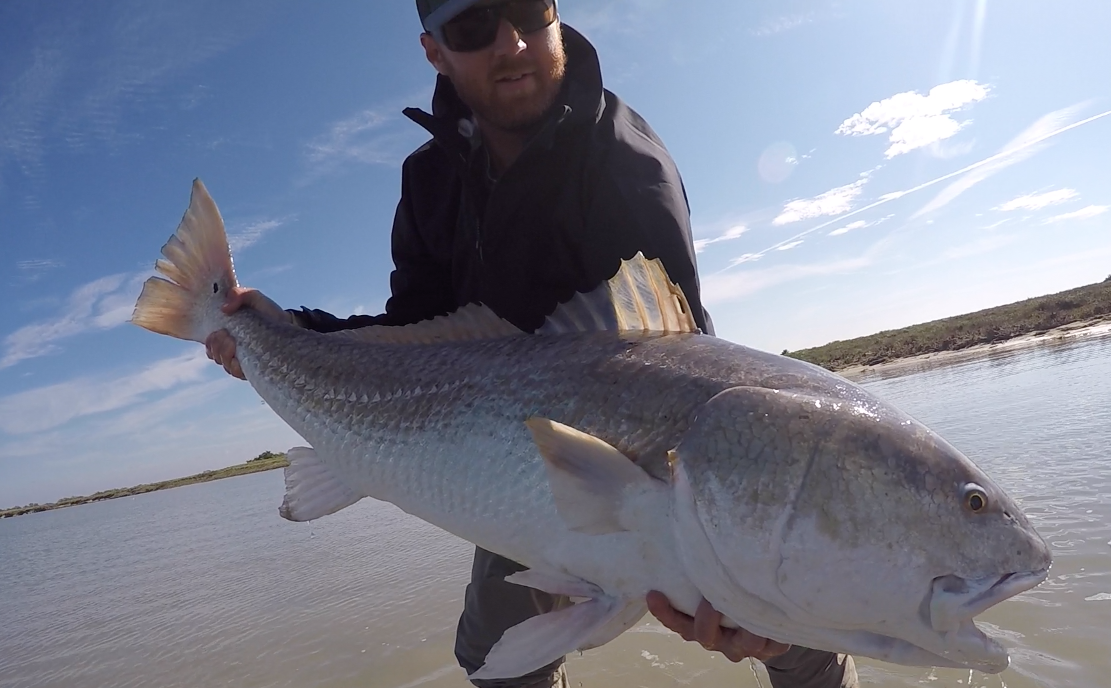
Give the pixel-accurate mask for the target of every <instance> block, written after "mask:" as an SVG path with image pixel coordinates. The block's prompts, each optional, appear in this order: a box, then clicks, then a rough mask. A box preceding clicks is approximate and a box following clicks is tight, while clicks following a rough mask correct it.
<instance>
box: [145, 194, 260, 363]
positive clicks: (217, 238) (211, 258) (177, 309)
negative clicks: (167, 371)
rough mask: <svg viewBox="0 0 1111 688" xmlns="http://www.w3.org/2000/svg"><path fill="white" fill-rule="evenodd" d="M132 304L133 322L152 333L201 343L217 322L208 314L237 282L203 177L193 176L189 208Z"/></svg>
mask: <svg viewBox="0 0 1111 688" xmlns="http://www.w3.org/2000/svg"><path fill="white" fill-rule="evenodd" d="M162 255H163V256H164V258H160V259H159V260H158V262H156V263H155V266H154V267H155V269H156V270H157V271H158V272H160V273H161V274H162V275H164V276H165V279H164V278H162V277H151V278H150V279H148V280H147V281H146V283H145V284H144V285H143V292H142V293H141V294H140V295H139V300H138V301H137V302H136V304H135V312H134V313H133V314H132V316H131V322H133V323H135V324H136V325H138V326H139V327H143V328H146V329H148V330H151V331H152V332H157V333H159V334H165V335H169V336H171V337H177V338H179V339H188V340H192V341H197V342H203V341H204V340H205V338H206V337H207V336H208V335H209V334H211V332H212V330H213V329H215V327H213V326H211V321H212V318H210V317H208V316H209V315H210V314H212V313H214V312H216V311H218V309H219V307H220V305H222V304H223V302H224V300H225V298H226V296H227V293H228V292H229V291H230V290H231V289H232V288H233V287H236V286H238V283H237V282H236V279H235V269H234V267H233V266H232V259H231V250H230V249H229V248H228V237H227V234H226V233H225V231H224V220H223V218H221V217H220V211H219V210H218V209H217V208H216V203H215V202H213V200H212V197H211V196H209V195H208V190H206V189H205V188H204V184H202V183H201V180H199V179H195V180H193V193H192V195H191V196H190V199H189V209H188V210H186V211H185V216H184V217H183V218H182V219H181V224H179V225H178V228H177V231H176V232H174V235H173V236H171V237H170V240H169V241H167V242H166V245H165V246H163V247H162Z"/></svg>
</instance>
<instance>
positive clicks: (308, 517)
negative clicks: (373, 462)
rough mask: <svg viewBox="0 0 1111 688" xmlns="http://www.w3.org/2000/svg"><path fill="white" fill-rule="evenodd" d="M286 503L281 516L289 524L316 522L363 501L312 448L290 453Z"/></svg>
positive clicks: (295, 449) (280, 509)
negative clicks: (291, 522)
mask: <svg viewBox="0 0 1111 688" xmlns="http://www.w3.org/2000/svg"><path fill="white" fill-rule="evenodd" d="M286 458H287V459H289V465H288V466H286V468H285V499H284V500H283V501H282V506H281V507H280V508H279V509H278V513H279V514H281V516H282V518H284V519H286V520H287V521H312V520H314V519H317V518H320V517H321V516H327V515H328V514H334V513H336V512H337V511H339V510H340V509H343V508H344V507H349V506H351V505H352V504H354V503H355V502H357V501H359V500H360V499H362V498H363V495H360V494H358V493H356V492H355V491H354V490H352V489H351V488H350V487H348V486H347V485H344V484H343V483H342V482H340V480H339V479H337V478H336V477H335V475H334V474H333V473H332V471H331V470H330V469H329V468H328V467H327V466H325V465H324V463H323V462H322V461H321V460H320V459H319V458H318V457H317V455H316V451H315V450H313V449H312V448H310V447H294V448H293V449H290V450H289V451H288V452H286Z"/></svg>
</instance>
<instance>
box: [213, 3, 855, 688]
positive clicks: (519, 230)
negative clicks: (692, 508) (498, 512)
mask: <svg viewBox="0 0 1111 688" xmlns="http://www.w3.org/2000/svg"><path fill="white" fill-rule="evenodd" d="M417 10H418V13H419V14H420V18H421V22H422V25H423V27H424V29H425V31H424V33H423V34H422V35H421V44H422V45H423V47H424V50H425V55H426V57H427V59H428V61H429V63H431V64H432V66H433V67H435V68H436V70H437V72H438V73H439V76H438V80H437V86H436V92H435V95H434V96H433V101H432V114H428V113H425V112H422V111H420V110H416V109H408V110H406V111H405V114H406V115H407V116H408V117H409V118H410V119H412V120H413V121H415V122H416V123H417V124H420V125H421V126H423V127H424V128H425V129H427V130H428V131H429V133H430V134H431V135H432V137H433V138H432V140H431V141H429V142H428V143H426V144H425V145H424V146H422V147H421V148H419V149H418V150H417V151H415V152H414V153H413V154H412V155H410V156H409V158H408V159H407V160H406V161H405V164H404V166H403V168H402V192H401V201H400V203H399V204H398V207H397V212H396V215H395V218H394V225H393V233H392V239H391V243H392V254H393V259H394V264H395V269H394V271H393V273H392V274H391V276H390V286H391V292H392V295H391V297H390V299H389V301H388V302H387V304H386V312H385V313H383V314H382V315H378V316H353V317H350V318H347V319H340V318H337V317H335V316H333V315H331V314H328V313H325V312H323V311H319V310H307V309H301V310H300V311H283V310H282V309H281V308H280V307H279V306H277V305H276V304H274V303H273V302H272V301H270V300H269V299H267V298H266V297H264V296H263V295H262V294H260V293H259V292H256V291H252V290H240V291H239V292H238V293H237V294H236V295H235V298H234V300H233V301H232V302H231V303H229V305H228V306H227V307H226V310H228V311H231V310H234V309H235V308H238V307H240V306H241V305H245V306H250V307H253V308H256V309H258V310H260V311H262V312H265V313H268V314H271V315H272V316H273V317H275V318H280V319H286V320H291V321H292V322H294V323H295V324H298V325H300V326H302V327H307V328H310V329H313V330H316V331H319V332H330V331H334V330H339V329H347V328H355V327H365V326H368V325H405V324H409V323H413V322H418V321H421V320H425V319H427V318H431V317H434V316H437V315H442V314H446V313H449V312H451V311H454V310H455V309H456V308H458V307H460V306H463V305H466V304H468V303H472V302H479V303H484V304H486V305H487V306H489V307H490V308H492V309H493V310H494V311H495V312H496V313H497V314H498V315H500V316H501V317H503V318H505V319H506V320H508V321H509V322H511V323H513V324H514V325H517V326H518V327H520V328H521V329H523V330H525V331H529V332H531V331H533V330H535V329H536V328H538V327H539V326H540V325H541V324H543V322H544V318H545V316H546V315H547V314H549V313H550V312H551V311H552V310H553V309H554V308H555V306H556V305H557V304H558V303H560V302H563V301H566V300H567V299H569V298H570V297H571V296H572V295H573V294H574V293H575V292H578V291H589V290H590V289H592V288H593V287H595V286H597V285H598V284H599V283H601V282H602V281H603V280H605V279H608V278H609V277H611V276H613V274H614V273H616V272H617V269H618V266H619V265H620V261H621V260H622V259H626V258H630V257H632V256H633V255H634V254H636V253H637V252H638V251H642V252H643V253H644V254H645V255H646V256H647V257H649V258H657V257H658V258H660V259H661V261H663V264H664V266H665V268H666V269H667V272H668V274H669V275H670V277H671V278H672V280H674V281H676V282H677V283H678V284H679V285H680V286H681V287H682V289H683V291H684V293H685V294H686V296H687V298H688V299H689V301H690V303H691V304H692V307H693V308H694V316H695V320H696V322H697V323H698V325H699V327H701V328H702V329H703V330H704V331H706V332H711V324H710V322H709V319H708V318H707V317H706V314H705V312H704V310H703V309H702V307H701V301H700V299H699V285H698V276H697V272H696V269H695V257H694V250H693V246H692V242H691V234H690V220H689V210H688V208H687V202H686V197H685V193H684V191H683V186H682V181H681V179H680V177H679V173H678V170H677V169H676V168H675V164H674V162H673V161H672V160H671V157H670V156H669V155H668V153H667V151H666V150H665V149H664V146H663V144H662V143H661V142H660V140H659V139H658V138H657V137H656V135H655V133H654V132H653V131H652V130H651V128H650V127H649V126H648V125H647V124H646V123H645V122H644V120H642V119H641V118H640V116H639V115H637V114H636V113H635V112H633V111H632V110H631V109H629V108H628V107H627V106H626V105H625V104H624V103H623V102H622V101H621V100H620V99H618V98H617V97H616V96H615V95H613V94H612V93H610V92H609V91H606V90H604V89H603V87H602V79H601V70H600V67H599V65H598V58H597V55H596V53H595V52H594V49H593V47H592V46H591V45H590V44H589V43H588V42H587V40H586V39H585V38H584V37H583V36H582V35H580V34H579V33H578V32H576V31H574V30H573V29H571V28H569V27H566V26H562V25H561V24H560V22H559V18H558V12H557V7H556V2H555V0H417ZM207 345H208V352H209V357H210V358H212V359H213V360H215V361H216V362H217V363H221V364H224V365H225V367H226V368H227V369H228V371H229V372H230V373H232V374H233V375H237V376H238V377H242V372H241V371H240V370H239V366H238V363H237V362H236V361H235V358H234V356H235V344H234V341H232V340H231V339H230V337H228V336H227V334H226V333H217V334H214V335H213V336H212V337H210V339H209V341H208V342H207ZM521 568H522V567H521V566H520V565H518V564H516V563H514V562H512V561H509V560H507V559H505V558H503V557H500V556H497V555H495V554H492V553H490V552H486V551H484V550H481V549H478V550H477V552H476V554H475V559H474V565H473V567H472V572H471V583H470V585H468V586H467V591H466V600H465V603H464V610H463V614H462V616H461V618H460V620H459V627H458V633H457V637H456V656H457V658H458V660H459V662H460V664H461V665H462V666H463V668H464V669H466V670H467V672H468V673H471V672H473V671H475V670H476V669H478V668H479V667H480V666H482V664H483V662H484V660H485V657H486V654H487V652H489V650H490V648H491V647H492V646H493V645H494V643H496V642H497V640H498V639H499V638H500V637H501V635H502V633H503V632H504V631H505V629H507V628H509V627H511V626H514V625H516V624H517V623H520V622H521V621H523V620H525V619H527V618H529V617H531V616H534V615H536V614H539V613H544V612H546V611H550V610H552V609H555V608H557V607H558V606H559V605H562V604H565V603H566V600H563V599H559V598H555V597H553V596H551V595H547V594H544V593H540V592H537V591H534V590H530V589H527V588H523V587H520V586H517V585H513V584H510V583H506V582H505V581H504V580H503V579H504V578H505V577H506V576H507V575H509V574H511V573H514V572H516V571H520V570H521ZM648 603H649V609H650V610H651V611H652V613H653V614H655V615H656V616H657V618H659V619H660V621H661V622H662V623H664V624H665V625H667V626H668V627H669V628H672V629H673V630H675V631H676V632H678V633H680V634H681V635H682V636H683V637H684V638H686V639H688V640H697V641H698V642H699V643H701V644H702V645H703V647H706V648H707V649H710V650H716V651H720V652H722V653H723V654H725V655H726V657H728V658H729V659H731V660H732V661H740V660H741V659H743V658H745V657H749V656H752V657H756V658H758V659H761V660H764V661H765V662H766V663H767V666H768V670H769V673H770V674H771V676H772V683H773V685H775V686H777V688H788V687H792V688H811V687H813V688H819V687H821V688H826V687H829V688H834V687H836V686H841V685H842V684H843V679H844V685H850V686H851V685H855V670H853V668H852V660H851V658H845V657H837V656H835V655H832V654H830V653H819V652H815V651H812V650H806V649H805V648H790V649H789V648H788V646H786V645H782V644H780V643H776V642H773V641H769V640H766V639H764V638H759V637H757V636H754V635H752V634H750V633H747V632H745V631H742V630H729V629H724V628H722V627H721V623H720V622H721V618H722V617H721V615H720V614H719V613H717V612H716V611H715V610H714V609H713V608H712V607H711V606H710V605H709V604H708V603H705V602H704V603H703V604H702V606H701V607H700V608H699V610H698V612H697V613H696V615H695V617H694V618H691V617H688V616H686V615H684V614H681V613H679V612H678V611H676V610H675V609H673V608H672V607H671V606H670V604H668V602H667V599H666V598H664V597H663V596H662V595H660V594H658V593H652V594H650V595H649V598H648ZM475 684H476V685H478V686H480V687H481V688H525V687H533V686H537V687H543V688H548V687H549V686H565V685H566V676H565V674H564V671H563V667H562V660H561V661H559V662H556V663H555V664H553V665H551V666H548V667H544V668H543V669H541V670H539V671H536V672H534V673H533V674H530V675H528V676H523V677H520V678H519V679H515V680H510V681H487V682H484V681H477V682H475Z"/></svg>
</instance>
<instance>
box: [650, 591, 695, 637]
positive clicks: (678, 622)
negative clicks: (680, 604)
mask: <svg viewBox="0 0 1111 688" xmlns="http://www.w3.org/2000/svg"><path fill="white" fill-rule="evenodd" d="M645 599H646V601H647V603H648V611H649V612H651V613H652V616H654V617H656V620H657V621H659V622H660V623H661V624H663V625H664V627H666V628H668V629H670V630H672V631H675V632H676V633H678V634H679V635H680V636H681V637H682V638H683V640H693V639H694V619H692V618H691V617H689V616H687V615H686V614H684V613H683V612H681V611H679V610H677V609H676V608H675V607H672V606H671V602H669V601H668V599H667V597H666V596H665V595H664V594H663V593H661V592H657V591H655V590H652V591H650V592H649V593H648V596H647V597H646V598H645Z"/></svg>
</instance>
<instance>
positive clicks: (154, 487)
mask: <svg viewBox="0 0 1111 688" xmlns="http://www.w3.org/2000/svg"><path fill="white" fill-rule="evenodd" d="M288 465H289V462H288V461H286V458H285V454H275V453H273V452H263V453H261V454H259V455H258V456H256V457H255V458H253V459H251V460H250V461H248V462H246V463H241V464H238V465H235V466H228V467H227V468H221V469H220V470H217V471H205V472H204V473H197V474H196V475H191V476H188V477H186V478H175V479H174V480H165V481H163V482H160V483H147V484H145V485H136V486H135V487H124V488H119V489H115V490H103V491H101V492H97V493H96V494H91V495H88V496H86V497H66V498H65V499H59V500H58V501H56V502H54V503H53V504H28V505H27V506H20V507H15V508H12V509H0V518H11V517H13V516H22V515H24V514H33V513H37V512H39V511H50V510H52V509H62V508H65V507H67V506H77V505H79V504H89V503H91V502H102V501H104V500H106V499H118V498H120V497H132V496H134V495H140V494H145V493H147V492H157V491H158V490H169V489H172V488H175V487H182V486H184V485H195V484H196V483H207V482H211V481H213V480H221V479H223V478H234V477H235V476H237V475H247V474H249V473H261V472H262V471H271V470H274V469H275V468H285V467H286V466H288Z"/></svg>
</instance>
